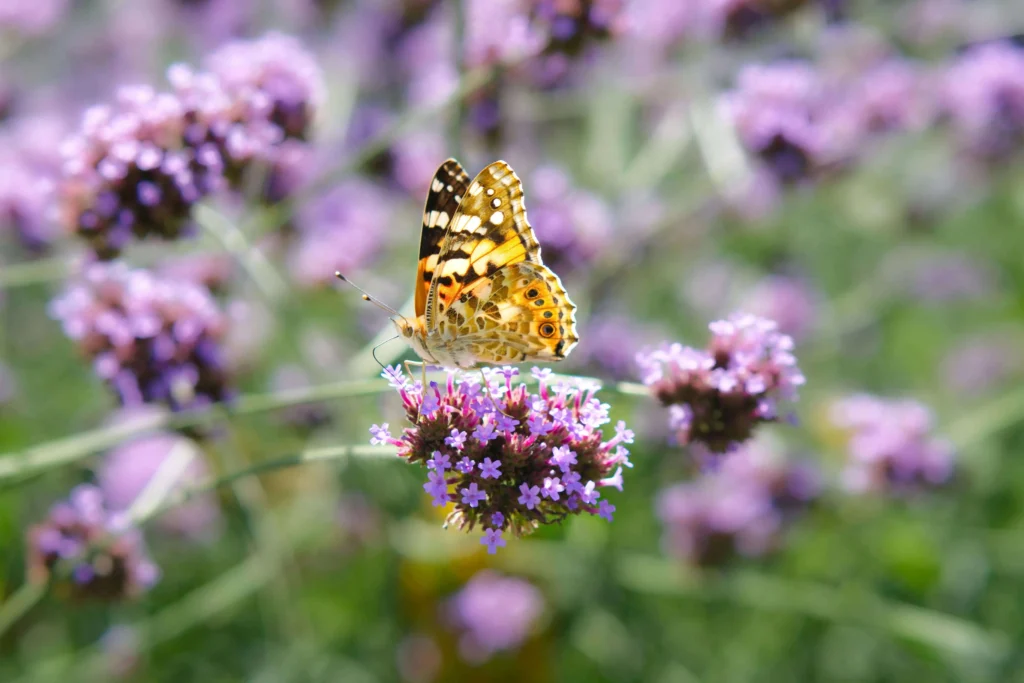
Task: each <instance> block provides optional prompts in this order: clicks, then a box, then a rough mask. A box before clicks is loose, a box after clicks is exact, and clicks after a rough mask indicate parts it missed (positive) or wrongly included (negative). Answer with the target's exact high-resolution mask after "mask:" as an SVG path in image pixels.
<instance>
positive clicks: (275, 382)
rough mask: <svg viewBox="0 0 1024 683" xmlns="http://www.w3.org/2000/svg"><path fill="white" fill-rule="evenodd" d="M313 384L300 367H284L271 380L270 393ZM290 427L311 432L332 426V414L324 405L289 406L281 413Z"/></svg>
mask: <svg viewBox="0 0 1024 683" xmlns="http://www.w3.org/2000/svg"><path fill="white" fill-rule="evenodd" d="M312 384H313V382H312V380H311V379H310V377H309V375H308V374H307V373H306V371H305V370H303V369H302V368H301V367H300V366H298V365H282V366H281V367H279V368H277V369H276V370H275V371H274V374H273V375H272V376H271V378H270V391H272V392H274V393H281V392H288V391H292V390H296V389H305V388H307V387H309V386H311V385H312ZM279 417H280V419H282V420H283V421H284V422H285V423H287V424H288V425H289V426H291V427H294V428H296V429H299V430H303V431H310V430H313V429H316V428H318V427H322V426H324V425H327V424H330V422H331V413H330V411H328V410H327V408H325V407H324V406H323V405H321V404H317V403H305V404H299V405H294V406H289V407H287V408H285V409H284V410H282V411H280V413H279Z"/></svg>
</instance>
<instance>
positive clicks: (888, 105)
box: [837, 58, 934, 133]
mask: <svg viewBox="0 0 1024 683" xmlns="http://www.w3.org/2000/svg"><path fill="white" fill-rule="evenodd" d="M929 86H930V84H929V83H928V80H927V79H926V78H925V75H924V74H923V73H922V72H921V69H920V67H919V66H918V65H916V64H914V63H912V62H910V61H908V60H905V59H899V58H891V59H884V60H880V61H878V63H877V64H875V65H873V66H870V67H868V68H867V69H866V70H864V71H861V72H860V73H858V74H856V75H855V76H854V77H853V80H852V82H851V83H850V84H849V86H848V87H847V88H846V89H845V92H844V93H843V95H842V96H841V98H840V99H841V100H842V102H841V103H840V104H838V107H837V108H838V111H839V112H840V113H841V114H842V115H845V116H847V117H849V118H850V119H852V124H851V127H854V128H857V129H860V130H863V131H865V132H866V133H886V132H889V131H901V130H914V129H918V128H921V127H923V126H924V125H925V124H928V123H930V122H931V121H932V118H933V116H934V101H933V97H932V93H931V88H930V87H929Z"/></svg>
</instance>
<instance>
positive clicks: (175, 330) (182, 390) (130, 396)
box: [50, 263, 231, 410]
mask: <svg viewBox="0 0 1024 683" xmlns="http://www.w3.org/2000/svg"><path fill="white" fill-rule="evenodd" d="M50 315H51V316H52V317H53V318H54V319H56V320H59V321H60V322H61V324H62V326H63V328H64V333H65V334H66V335H67V336H68V337H69V338H70V339H72V340H73V341H74V342H75V343H76V344H77V345H78V347H79V349H80V351H81V352H82V353H83V354H84V355H85V356H86V357H88V358H90V359H91V360H92V362H93V368H94V369H95V371H96V374H97V375H98V376H99V377H100V378H101V379H103V380H104V381H106V382H107V383H108V384H109V385H110V387H111V388H112V389H113V390H114V391H115V393H116V394H117V396H118V399H119V401H120V402H121V404H122V405H125V406H134V405H138V404H142V403H163V404H166V405H168V406H169V407H171V408H172V409H173V410H182V409H188V408H198V407H201V406H203V405H205V404H208V403H210V402H215V401H222V400H225V399H226V398H228V397H229V396H230V394H231V389H230V387H229V377H228V373H227V372H226V370H225V368H224V364H223V362H222V357H221V356H222V352H221V347H220V341H221V339H222V338H223V336H224V333H225V331H226V327H227V324H226V323H227V321H226V318H225V316H224V314H223V313H222V312H221V311H220V310H219V309H218V308H217V305H216V304H215V303H214V301H213V299H212V298H211V296H210V294H209V292H208V291H207V290H205V289H203V288H202V287H200V286H199V285H196V284H194V283H191V282H188V281H181V280H165V279H160V278H158V277H156V276H154V275H153V274H152V273H149V272H147V271H145V270H130V269H129V268H128V267H127V266H126V265H124V264H123V263H113V264H93V265H91V266H88V267H87V268H86V269H85V271H84V273H83V276H82V277H81V278H79V279H78V280H77V281H75V282H73V283H72V284H70V285H69V286H68V288H67V289H66V290H65V291H64V293H63V294H61V295H60V296H59V297H57V298H56V299H54V300H53V301H52V302H51V304H50Z"/></svg>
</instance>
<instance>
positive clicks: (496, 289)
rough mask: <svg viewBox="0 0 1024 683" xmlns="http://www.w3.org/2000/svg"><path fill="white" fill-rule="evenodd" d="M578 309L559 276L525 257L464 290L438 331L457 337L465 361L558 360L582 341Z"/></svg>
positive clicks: (470, 362)
mask: <svg viewBox="0 0 1024 683" xmlns="http://www.w3.org/2000/svg"><path fill="white" fill-rule="evenodd" d="M575 311H576V305H575V304H573V302H572V301H571V300H570V299H569V295H568V294H566V292H565V288H563V287H562V283H561V281H560V280H559V279H558V276H557V275H555V274H554V273H553V272H552V271H551V270H550V269H549V268H548V267H547V266H545V265H543V264H539V263H530V262H528V261H520V262H518V263H511V264H508V265H505V266H503V267H501V268H499V269H498V270H497V271H496V272H495V273H493V274H492V275H491V276H489V277H484V278H481V279H479V280H477V281H476V282H474V283H472V284H471V285H470V286H468V287H466V288H465V289H463V290H462V292H460V294H459V297H458V299H456V300H455V302H454V303H453V304H452V306H451V307H450V308H449V309H448V310H447V312H446V313H445V315H444V316H443V318H442V319H441V320H440V321H439V330H438V331H439V332H440V334H442V335H445V334H447V335H449V336H452V337H454V338H455V339H456V340H457V344H456V347H457V348H458V349H459V356H460V358H459V360H460V361H461V362H460V365H465V366H469V365H473V364H475V363H477V362H484V363H521V362H524V361H531V360H539V361H558V360H562V359H563V358H565V357H566V356H567V355H568V354H569V352H570V351H572V349H573V347H574V346H576V343H577V342H578V341H579V338H578V337H577V335H576V317H575Z"/></svg>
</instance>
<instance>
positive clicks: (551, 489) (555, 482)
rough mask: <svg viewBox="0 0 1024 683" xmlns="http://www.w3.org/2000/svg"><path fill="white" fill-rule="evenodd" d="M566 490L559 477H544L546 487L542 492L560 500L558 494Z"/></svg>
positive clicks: (546, 495)
mask: <svg viewBox="0 0 1024 683" xmlns="http://www.w3.org/2000/svg"><path fill="white" fill-rule="evenodd" d="M564 490H565V487H564V486H563V485H562V482H561V481H559V479H558V477H544V488H543V489H541V493H542V494H543V495H544V496H545V497H547V498H550V499H551V500H558V495H559V494H560V493H561V492H562V491H564Z"/></svg>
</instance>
